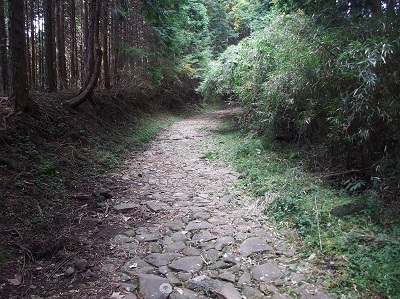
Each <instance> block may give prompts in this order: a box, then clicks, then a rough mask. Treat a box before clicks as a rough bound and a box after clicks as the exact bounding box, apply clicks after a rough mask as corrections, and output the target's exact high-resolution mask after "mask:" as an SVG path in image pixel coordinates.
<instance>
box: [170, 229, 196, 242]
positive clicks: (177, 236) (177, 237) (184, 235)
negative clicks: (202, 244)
mask: <svg viewBox="0 0 400 299" xmlns="http://www.w3.org/2000/svg"><path fill="white" fill-rule="evenodd" d="M191 236H192V234H191V233H189V232H187V231H180V232H175V233H173V234H172V235H171V238H172V240H174V241H187V240H190V237H191Z"/></svg>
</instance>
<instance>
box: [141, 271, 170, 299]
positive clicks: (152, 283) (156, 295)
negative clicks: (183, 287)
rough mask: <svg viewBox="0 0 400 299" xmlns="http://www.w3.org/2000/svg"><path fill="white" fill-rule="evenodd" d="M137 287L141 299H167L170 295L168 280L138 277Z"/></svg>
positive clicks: (145, 276)
mask: <svg viewBox="0 0 400 299" xmlns="http://www.w3.org/2000/svg"><path fill="white" fill-rule="evenodd" d="M139 285H140V293H141V294H142V295H143V299H167V298H168V297H169V295H170V294H171V293H172V286H171V285H170V284H169V281H168V279H166V278H162V277H159V276H156V275H140V276H139Z"/></svg>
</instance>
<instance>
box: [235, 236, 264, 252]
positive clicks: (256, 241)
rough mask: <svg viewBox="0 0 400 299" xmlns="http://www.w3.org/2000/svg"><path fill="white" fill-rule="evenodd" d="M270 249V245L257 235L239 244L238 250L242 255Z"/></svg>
mask: <svg viewBox="0 0 400 299" xmlns="http://www.w3.org/2000/svg"><path fill="white" fill-rule="evenodd" d="M270 250H272V247H271V246H269V245H268V244H267V241H265V240H264V239H261V238H258V237H253V238H248V239H246V240H245V241H244V242H243V243H242V244H240V246H239V252H240V253H241V254H242V256H244V257H247V256H249V255H251V254H253V253H258V252H266V251H270Z"/></svg>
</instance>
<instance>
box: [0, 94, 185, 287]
mask: <svg viewBox="0 0 400 299" xmlns="http://www.w3.org/2000/svg"><path fill="white" fill-rule="evenodd" d="M62 97H63V95H54V98H52V97H50V96H47V95H46V96H45V97H44V98H43V99H40V98H38V99H36V101H37V102H38V103H39V105H40V106H39V107H40V112H39V114H38V115H35V116H33V117H25V116H21V117H20V118H18V117H17V118H16V119H15V123H10V124H8V128H7V129H6V130H2V131H0V149H1V154H0V174H1V175H0V178H1V179H0V190H1V191H2V195H1V196H0V227H1V229H0V232H1V235H0V269H1V268H3V266H6V265H9V266H10V265H12V263H13V261H16V260H18V259H19V256H24V255H26V254H28V255H29V256H30V258H32V259H35V260H36V259H45V258H51V257H52V256H53V255H54V254H55V253H56V252H57V251H58V250H66V249H68V248H70V249H72V248H73V247H74V246H75V245H74V243H76V242H79V240H78V239H77V238H76V237H74V236H71V235H70V234H69V233H68V232H69V231H77V230H78V229H79V228H81V229H82V231H85V227H84V226H85V224H84V223H85V221H82V217H83V216H82V215H88V214H90V213H91V212H90V210H91V209H93V210H94V209H95V203H93V202H90V201H87V202H86V203H81V202H79V201H74V200H71V199H70V195H74V194H83V195H87V196H89V197H90V196H91V195H92V193H93V192H94V191H96V189H98V188H101V187H102V186H103V185H105V184H106V182H105V180H106V179H107V173H109V172H113V173H116V172H118V169H120V168H121V167H123V162H124V161H125V160H126V159H127V158H129V156H130V155H132V153H134V152H135V151H139V150H142V149H143V148H144V147H146V146H147V145H148V143H149V142H150V141H151V140H152V138H153V137H154V136H155V135H156V134H157V133H158V132H159V131H160V130H163V129H165V128H167V127H169V126H170V125H171V124H173V123H174V122H176V121H177V120H179V119H181V117H182V116H180V114H179V113H178V112H177V113H175V114H174V113H171V112H170V111H167V110H166V109H165V108H163V107H160V106H157V107H152V108H153V110H152V111H151V110H149V111H143V110H139V109H137V107H136V105H135V103H130V102H129V101H127V100H126V99H119V100H116V99H114V100H113V99H111V98H110V96H109V95H101V94H100V95H96V98H95V99H96V106H93V105H84V107H82V108H80V109H79V111H75V112H71V111H68V110H66V109H65V108H63V107H62V101H63V98H62ZM41 100H43V101H41ZM77 210H78V211H80V212H79V213H78V214H77V212H76V211H77ZM77 217H78V218H77ZM88 219H89V220H90V218H89V217H88ZM89 220H88V221H89ZM10 248H12V249H13V250H11V251H10V250H9V249H10ZM11 253H12V254H11ZM10 267H11V268H12V266H10ZM4 275H6V274H5V273H4ZM2 276H3V275H0V283H1V281H3V280H4V279H5V277H2Z"/></svg>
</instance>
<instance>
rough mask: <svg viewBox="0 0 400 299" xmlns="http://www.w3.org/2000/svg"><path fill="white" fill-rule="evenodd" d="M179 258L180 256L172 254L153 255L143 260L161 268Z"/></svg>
mask: <svg viewBox="0 0 400 299" xmlns="http://www.w3.org/2000/svg"><path fill="white" fill-rule="evenodd" d="M180 256H181V255H180V254H178V253H174V252H170V253H153V254H150V255H148V256H147V257H145V258H144V260H145V261H146V262H148V263H149V264H151V265H153V266H156V267H162V266H166V265H168V264H169V263H170V262H171V261H172V260H174V259H176V258H178V257H180Z"/></svg>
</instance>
